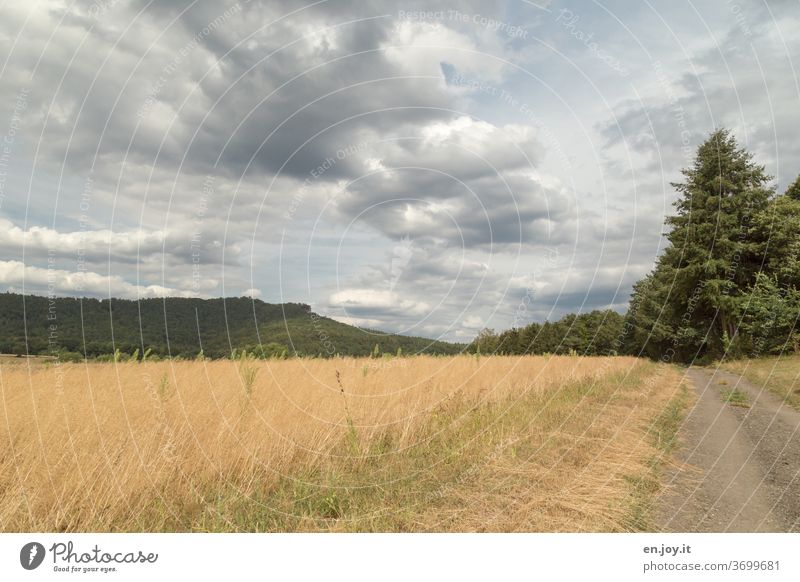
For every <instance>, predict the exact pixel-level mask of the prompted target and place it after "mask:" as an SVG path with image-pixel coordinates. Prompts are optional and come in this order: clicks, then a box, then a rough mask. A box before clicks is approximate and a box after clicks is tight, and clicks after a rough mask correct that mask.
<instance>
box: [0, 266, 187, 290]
mask: <svg viewBox="0 0 800 582" xmlns="http://www.w3.org/2000/svg"><path fill="white" fill-rule="evenodd" d="M0 285H6V286H7V287H8V288H10V289H13V290H18V291H25V292H26V293H34V294H55V295H82V296H83V295H88V296H105V297H121V298H125V299H139V298H148V297H196V296H197V294H196V293H194V292H193V291H189V290H185V289H174V288H170V287H163V286H161V285H135V284H132V283H129V282H128V281H126V280H124V279H123V278H122V277H120V276H117V275H101V274H99V273H94V272H91V271H78V272H75V271H66V270H63V269H50V268H44V269H43V268H40V267H32V266H28V265H25V264H24V263H22V262H20V261H0Z"/></svg>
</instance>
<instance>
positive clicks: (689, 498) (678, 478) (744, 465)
mask: <svg viewBox="0 0 800 582" xmlns="http://www.w3.org/2000/svg"><path fill="white" fill-rule="evenodd" d="M686 375H687V377H688V379H689V380H690V382H691V384H692V387H693V389H694V391H695V393H696V397H697V401H696V402H695V405H694V407H693V408H692V409H691V410H690V411H689V412H688V414H687V417H686V419H685V421H684V423H683V426H682V427H681V430H680V438H681V446H680V448H679V450H678V452H677V454H676V457H677V460H678V462H677V463H676V465H675V466H673V467H671V468H669V469H668V470H667V472H666V479H665V485H666V486H665V488H664V492H663V493H662V495H661V498H660V500H659V510H658V513H657V523H658V524H659V526H660V529H662V530H663V531H681V532H685V531H692V532H695V531H696V532H722V531H730V532H756V531H778V532H787V531H792V532H800V412H798V411H796V410H794V409H792V408H790V407H789V406H788V405H784V404H782V402H781V400H780V399H779V398H777V397H776V396H775V395H773V394H772V393H770V392H768V391H767V390H765V389H762V388H761V387H759V386H756V385H753V384H751V383H749V382H748V381H747V380H745V379H743V378H741V377H739V376H736V375H734V374H730V373H727V372H722V371H714V370H705V369H699V368H690V369H689V370H687V372H686ZM730 390H738V391H740V392H742V393H744V394H745V395H746V396H747V398H746V400H747V402H748V403H749V405H750V407H749V408H745V407H737V406H733V405H731V404H729V403H726V402H724V401H723V396H722V394H723V392H724V391H730Z"/></svg>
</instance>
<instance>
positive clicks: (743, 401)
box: [722, 388, 750, 408]
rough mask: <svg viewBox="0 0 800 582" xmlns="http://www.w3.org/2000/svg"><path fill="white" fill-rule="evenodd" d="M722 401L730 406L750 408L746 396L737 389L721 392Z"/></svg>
mask: <svg viewBox="0 0 800 582" xmlns="http://www.w3.org/2000/svg"><path fill="white" fill-rule="evenodd" d="M722 400H723V402H727V403H728V404H730V405H731V406H738V407H740V408H750V400H749V399H748V398H747V394H746V393H745V392H742V391H741V390H739V389H738V388H734V389H731V390H723V391H722Z"/></svg>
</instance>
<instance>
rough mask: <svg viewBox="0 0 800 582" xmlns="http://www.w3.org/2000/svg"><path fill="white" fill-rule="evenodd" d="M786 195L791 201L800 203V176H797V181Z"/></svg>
mask: <svg viewBox="0 0 800 582" xmlns="http://www.w3.org/2000/svg"><path fill="white" fill-rule="evenodd" d="M784 195H785V196H786V197H787V198H789V199H790V200H797V201H800V176H797V179H795V181H794V182H792V184H791V185H790V186H789V187H788V188H787V189H786V193H785V194H784Z"/></svg>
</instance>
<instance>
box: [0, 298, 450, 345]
mask: <svg viewBox="0 0 800 582" xmlns="http://www.w3.org/2000/svg"><path fill="white" fill-rule="evenodd" d="M272 343H274V344H279V345H277V346H270V348H269V349H277V350H278V351H281V350H282V348H283V347H285V348H286V350H287V353H288V354H289V355H295V354H297V355H321V356H333V355H335V354H341V355H350V356H366V355H369V354H371V353H372V352H373V350H374V348H375V345H376V344H377V345H379V346H380V350H381V351H382V352H384V353H388V352H391V353H396V352H397V349H398V348H400V349H402V350H403V352H404V353H407V354H416V353H428V354H454V353H458V352H459V351H461V349H462V348H463V346H461V345H458V344H450V343H446V342H439V341H434V340H430V339H426V338H421V337H409V336H402V335H395V334H388V333H383V332H379V331H374V330H366V329H361V328H358V327H353V326H351V325H346V324H344V323H340V322H338V321H335V320H333V319H330V318H328V317H323V316H321V315H317V314H316V313H314V312H312V311H311V308H310V307H309V306H308V305H305V304H301V303H283V304H270V303H265V302H263V301H260V300H258V299H256V300H252V299H250V298H246V297H239V298H218V299H193V298H178V297H167V298H164V299H142V300H138V301H136V300H129V299H110V300H109V299H87V298H73V297H57V298H52V299H51V298H48V297H40V296H34V295H20V294H17V293H4V294H0V352H1V353H13V354H26V353H28V354H35V355H53V354H54V353H56V352H59V353H61V354H62V355H64V356H66V357H70V356H73V357H74V356H76V355H77V354H80V355H83V354H86V356H88V357H96V356H101V355H105V354H112V353H114V350H115V348H118V349H119V350H120V351H122V352H123V353H132V352H134V351H135V350H136V349H139V350H140V351H141V352H144V351H145V350H147V349H150V350H152V353H153V354H158V355H161V356H167V355H171V356H183V357H194V356H196V355H197V354H198V352H200V350H201V349H202V350H203V353H204V355H205V356H207V357H211V358H221V357H227V356H229V355H230V353H231V351H232V350H233V349H242V348H246V349H249V350H255V349H256V348H257V347H258V346H259V345H261V346H265V345H268V344H272Z"/></svg>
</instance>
